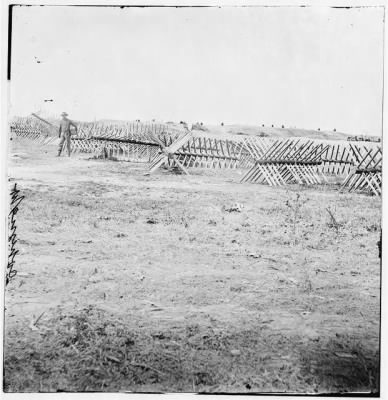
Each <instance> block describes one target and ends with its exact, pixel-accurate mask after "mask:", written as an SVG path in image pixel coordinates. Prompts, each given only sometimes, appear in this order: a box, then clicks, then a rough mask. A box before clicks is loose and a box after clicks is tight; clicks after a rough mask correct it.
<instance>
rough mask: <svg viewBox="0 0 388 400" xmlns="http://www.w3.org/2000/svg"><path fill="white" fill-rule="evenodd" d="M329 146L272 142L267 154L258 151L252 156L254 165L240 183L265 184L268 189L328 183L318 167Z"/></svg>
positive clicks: (264, 151) (279, 140) (290, 141)
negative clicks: (288, 185)
mask: <svg viewBox="0 0 388 400" xmlns="http://www.w3.org/2000/svg"><path fill="white" fill-rule="evenodd" d="M328 146H329V145H326V146H324V145H323V144H317V143H316V142H315V141H314V140H307V141H306V140H303V139H286V140H282V139H277V140H274V142H273V143H272V145H271V146H270V147H269V148H268V149H267V150H263V149H261V152H257V153H256V154H255V155H254V157H255V158H256V159H255V164H254V165H253V167H252V168H251V169H250V170H249V171H248V172H247V173H246V174H245V175H244V177H243V178H242V179H241V182H254V183H267V184H268V185H270V186H281V185H286V184H289V183H299V184H309V185H312V184H319V183H324V182H327V180H326V177H325V176H324V175H323V173H322V172H321V170H320V168H319V166H320V165H321V163H322V160H321V155H322V154H323V153H324V152H325V151H327V148H328ZM253 154H254V153H253Z"/></svg>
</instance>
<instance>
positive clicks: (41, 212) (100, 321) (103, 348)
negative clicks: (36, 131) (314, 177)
mask: <svg viewBox="0 0 388 400" xmlns="http://www.w3.org/2000/svg"><path fill="white" fill-rule="evenodd" d="M11 153H12V154H13V156H12V157H11V158H10V163H9V165H10V169H9V176H10V178H11V182H12V183H13V182H17V184H18V186H19V189H21V191H22V194H23V195H24V196H25V199H24V200H23V202H22V203H21V206H20V210H19V213H18V214H17V234H18V238H19V242H18V248H19V249H20V253H19V254H18V255H17V258H16V261H17V264H16V269H17V271H18V274H17V275H16V277H15V278H14V279H13V281H11V283H10V284H9V285H8V287H7V291H6V298H5V305H6V308H7V309H6V315H5V349H4V351H5V380H4V382H5V390H6V391H10V392H13V391H27V392H30V391H45V392H46V391H58V390H59V391H85V390H90V391H93V390H94V391H118V390H128V391H170V392H176V391H185V392H193V391H194V392H198V391H205V392H299V393H306V392H311V393H316V392H338V391H345V392H347V391H368V392H369V391H372V392H376V391H378V388H379V355H378V351H379V318H380V314H379V311H380V310H379V306H380V261H379V258H378V248H377V245H376V243H377V241H378V239H379V235H380V220H381V198H377V197H371V196H366V195H363V194H355V193H352V194H348V193H343V194H340V193H339V192H338V186H334V185H333V186H319V187H300V186H297V185H294V186H288V187H276V188H271V187H268V186H264V185H255V184H249V183H244V184H240V183H238V182H239V180H240V179H241V177H242V175H243V173H244V171H242V170H201V169H196V170H194V169H193V170H191V171H190V172H191V173H192V175H190V176H183V175H176V174H172V173H171V172H167V171H160V172H158V173H157V174H155V175H151V176H144V173H145V172H146V171H147V166H146V165H144V164H133V163H132V164H131V163H125V162H113V161H102V160H92V159H88V157H90V156H87V155H85V154H83V155H82V154H77V155H75V156H73V157H72V158H70V159H69V158H67V157H62V158H59V159H58V158H56V157H55V154H56V148H55V147H53V146H51V147H50V146H46V147H41V146H39V145H37V144H36V143H33V142H30V141H23V140H14V141H13V142H12V146H11ZM236 204H237V205H238V206H237V207H233V206H234V205H236ZM328 207H329V208H330V210H331V212H332V213H333V215H334V217H335V220H336V224H333V221H332V219H331V217H330V215H329V213H328V211H327V208H328ZM42 313H43V314H42ZM39 317H40V318H39ZM34 323H35V324H34Z"/></svg>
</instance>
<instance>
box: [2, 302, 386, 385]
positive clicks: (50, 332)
mask: <svg viewBox="0 0 388 400" xmlns="http://www.w3.org/2000/svg"><path fill="white" fill-rule="evenodd" d="M42 325H43V323H42ZM6 338H7V341H6V346H5V364H4V365H5V375H4V390H5V391H6V392H37V391H40V392H55V391H119V390H131V391H147V390H151V391H156V390H159V391H170V392H174V391H185V392H196V391H198V392H200V391H204V392H217V391H228V390H232V391H236V390H237V391H241V392H247V391H254V392H263V391H267V392H271V391H293V392H295V391H296V392H301V393H303V392H319V391H330V390H333V391H344V392H349V391H353V390H369V391H374V392H376V391H378V372H379V371H378V358H377V357H378V356H377V354H370V353H368V352H367V351H366V350H365V349H363V347H362V345H361V344H360V343H356V342H351V341H350V339H349V338H343V339H342V338H337V341H331V342H327V343H324V344H323V343H321V342H320V343H316V342H312V341H308V342H306V340H304V341H301V340H300V338H299V337H288V336H286V335H283V334H282V333H280V332H277V331H275V332H274V331H271V330H270V329H268V327H267V326H266V325H263V324H261V325H260V324H259V325H257V326H254V327H250V329H249V330H243V331H234V332H233V331H232V330H231V329H229V330H228V332H227V333H226V332H225V331H223V330H216V329H214V328H212V327H211V326H203V325H202V326H201V325H198V324H194V325H187V326H182V327H180V328H176V329H173V330H162V331H161V330H155V331H153V332H149V331H148V332H145V331H142V330H140V329H130V328H129V327H128V326H127V325H126V324H124V323H123V322H122V321H119V320H117V319H115V318H114V316H113V315H110V314H108V313H107V312H105V311H102V310H97V309H95V308H93V307H91V306H90V307H88V308H85V309H83V310H81V311H78V312H76V313H74V314H59V315H58V316H56V317H52V318H50V319H48V320H46V321H45V323H44V326H42V327H41V331H40V332H35V335H31V334H30V335H29V337H28V339H27V337H26V336H25V337H23V338H19V339H18V340H17V341H15V342H12V340H13V338H15V336H14V335H13V334H12V332H8V334H7V336H6ZM275 355H276V356H275Z"/></svg>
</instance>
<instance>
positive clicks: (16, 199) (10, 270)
mask: <svg viewBox="0 0 388 400" xmlns="http://www.w3.org/2000/svg"><path fill="white" fill-rule="evenodd" d="M23 199H24V196H21V195H20V190H18V188H17V187H16V183H15V185H14V187H13V189H12V191H11V210H10V212H9V214H8V230H9V236H8V265H7V270H6V276H5V285H6V286H7V285H8V283H9V282H10V281H11V279H12V278H14V277H15V276H16V274H17V271H16V269H15V268H14V265H15V257H16V255H17V254H18V253H19V250H17V249H16V243H17V236H16V219H15V216H16V214H17V212H18V211H19V205H20V203H21V201H22V200H23Z"/></svg>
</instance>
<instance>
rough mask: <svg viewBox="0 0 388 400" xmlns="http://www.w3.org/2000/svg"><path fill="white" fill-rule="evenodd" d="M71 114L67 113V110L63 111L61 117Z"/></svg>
mask: <svg viewBox="0 0 388 400" xmlns="http://www.w3.org/2000/svg"><path fill="white" fill-rule="evenodd" d="M68 115H69V114H68V113H67V112H63V113H62V114H61V117H67V116H68Z"/></svg>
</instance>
